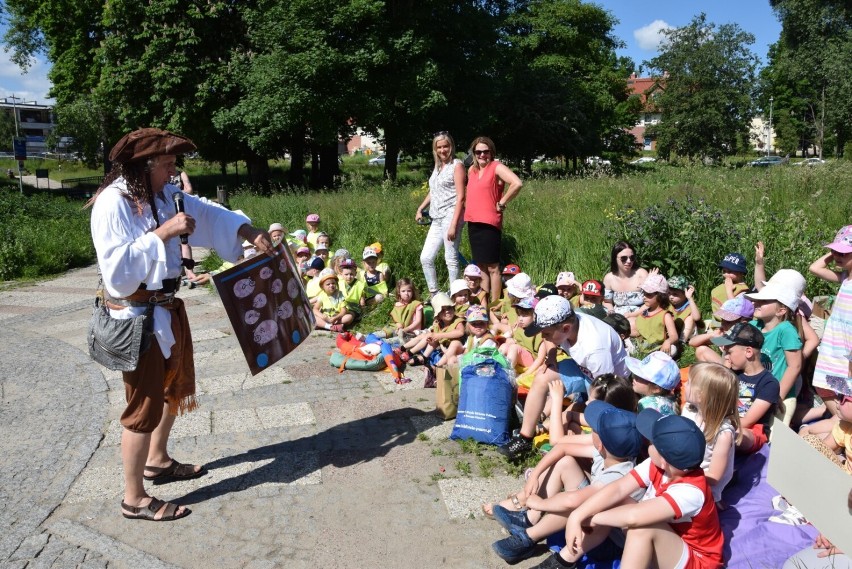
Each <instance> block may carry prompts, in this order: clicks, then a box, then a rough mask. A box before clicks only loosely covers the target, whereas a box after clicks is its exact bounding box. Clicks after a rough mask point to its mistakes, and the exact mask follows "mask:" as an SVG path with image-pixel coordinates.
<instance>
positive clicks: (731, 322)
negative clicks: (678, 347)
mask: <svg viewBox="0 0 852 569" xmlns="http://www.w3.org/2000/svg"><path fill="white" fill-rule="evenodd" d="M753 316H754V304H752V302H751V301H750V300H749V299H747V298H746V297H745V296H742V295H740V296H738V297H736V298H732V299H731V300H726V301H725V303H724V304H723V305H722V307H721V308H720V309H718V310H716V311H715V312H713V318H715V319H716V320H717V321H719V322H721V324H720V325H719V327H718V328H713V329H711V330H708V331H707V332H705V333H703V334H699V335H697V336H694V337H693V338H692V339H690V340H689V345H690V346H692V347H694V348H695V359H696V360H697V361H699V362H711V363H717V364H720V363H723V362H724V358H723V356H722V355H720V354H719V352H717V351H716V350H714V349H713V348H712V347H711V346H712V345H713V344H716V342H714V340H715V339H716V338H719V337H721V336H722V335H723V334H725V333H726V332H728V331H729V330H730V329H731V328H733V327H734V326H735V325H736V324H737V323H738V322H749V321H750V320H751V319H752V317H753ZM716 345H718V344H716Z"/></svg>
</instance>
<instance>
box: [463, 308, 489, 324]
mask: <svg viewBox="0 0 852 569" xmlns="http://www.w3.org/2000/svg"><path fill="white" fill-rule="evenodd" d="M464 317H465V319H467V321H468V322H488V314H487V313H486V312H485V309H484V308H483V307H481V306H479V305H478V304H474V305H473V306H471V307H470V308H468V309H467V310H466V311H465V313H464Z"/></svg>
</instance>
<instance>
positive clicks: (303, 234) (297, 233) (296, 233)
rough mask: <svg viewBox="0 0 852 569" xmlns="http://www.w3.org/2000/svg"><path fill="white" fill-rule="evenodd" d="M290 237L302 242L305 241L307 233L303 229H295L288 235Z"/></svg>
mask: <svg viewBox="0 0 852 569" xmlns="http://www.w3.org/2000/svg"><path fill="white" fill-rule="evenodd" d="M290 237H295V238H296V239H298V240H300V241H304V240H305V239H307V238H308V232H307V231H305V230H304V229H297V230H296V231H293V232H292V233H290Z"/></svg>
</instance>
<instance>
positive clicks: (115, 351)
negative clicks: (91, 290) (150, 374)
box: [88, 296, 154, 371]
mask: <svg viewBox="0 0 852 569" xmlns="http://www.w3.org/2000/svg"><path fill="white" fill-rule="evenodd" d="M153 335H154V305H153V304H149V305H148V308H147V309H146V310H145V313H144V314H141V315H139V316H136V317H135V318H127V319H117V318H113V317H112V316H110V314H109V309H108V308H107V307H106V304H105V303H104V302H103V299H102V298H101V297H100V296H98V297H96V298H95V307H94V310H93V311H92V319H91V321H90V322H89V333H88V344H89V355H90V356H91V358H92V359H93V360H95V361H96V362H98V363H99V364H101V365H102V366H104V367H105V368H107V369H111V370H113V371H135V370H136V367H137V366H138V365H139V356H140V355H142V354H144V353H145V351H147V350H148V348H150V347H151V341H152V340H153Z"/></svg>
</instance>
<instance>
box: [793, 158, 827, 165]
mask: <svg viewBox="0 0 852 569" xmlns="http://www.w3.org/2000/svg"><path fill="white" fill-rule="evenodd" d="M820 164H825V160H823V159H822V158H805V159H804V160H802V161H801V162H794V163H793V166H819V165H820Z"/></svg>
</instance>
